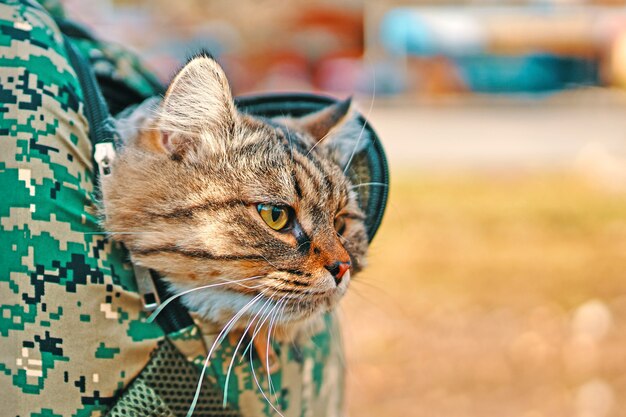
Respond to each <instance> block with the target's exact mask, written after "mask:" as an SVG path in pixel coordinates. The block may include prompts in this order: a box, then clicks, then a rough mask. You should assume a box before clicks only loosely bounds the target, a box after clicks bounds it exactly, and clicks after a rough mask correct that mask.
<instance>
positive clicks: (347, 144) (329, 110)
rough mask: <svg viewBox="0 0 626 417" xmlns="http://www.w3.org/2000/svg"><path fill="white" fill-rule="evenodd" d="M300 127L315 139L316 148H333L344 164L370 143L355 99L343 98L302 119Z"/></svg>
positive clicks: (335, 154)
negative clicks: (354, 103)
mask: <svg viewBox="0 0 626 417" xmlns="http://www.w3.org/2000/svg"><path fill="white" fill-rule="evenodd" d="M298 122H299V125H300V128H301V129H303V130H304V131H306V132H307V133H309V134H310V135H311V136H312V137H313V139H314V140H315V143H316V145H315V146H316V147H319V148H320V149H326V150H329V151H330V153H331V155H332V156H333V157H334V159H335V160H336V161H337V163H338V164H339V165H340V166H341V167H345V166H346V165H347V164H348V163H349V161H350V159H351V158H352V157H353V156H354V155H355V154H357V153H359V152H360V151H362V150H363V149H365V148H366V147H367V146H368V145H369V143H370V140H371V138H370V135H369V132H368V130H367V129H366V128H365V126H364V123H365V121H364V119H363V118H362V117H361V116H360V114H359V112H358V111H356V110H355V109H354V105H353V104H352V99H351V98H348V99H347V100H343V101H340V102H338V103H335V104H333V105H331V106H328V107H326V108H324V109H322V110H319V111H317V112H315V113H312V114H309V115H307V116H304V117H302V118H301V119H299V120H298Z"/></svg>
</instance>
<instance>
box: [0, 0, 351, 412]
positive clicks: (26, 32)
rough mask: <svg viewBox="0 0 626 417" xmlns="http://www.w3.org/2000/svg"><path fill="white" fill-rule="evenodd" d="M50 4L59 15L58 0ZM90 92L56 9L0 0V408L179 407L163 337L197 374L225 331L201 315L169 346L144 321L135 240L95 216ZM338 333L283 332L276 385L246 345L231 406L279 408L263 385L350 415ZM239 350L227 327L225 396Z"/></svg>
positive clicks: (96, 52)
mask: <svg viewBox="0 0 626 417" xmlns="http://www.w3.org/2000/svg"><path fill="white" fill-rule="evenodd" d="M45 6H46V7H50V8H52V9H50V10H52V11H53V12H54V13H55V15H56V16H57V17H59V16H60V14H62V9H61V8H60V7H59V6H58V3H57V2H55V1H54V0H47V1H45ZM76 43H77V45H78V46H79V49H80V50H81V52H82V53H84V54H85V56H86V57H87V58H89V59H90V60H91V62H92V63H94V67H95V68H96V72H97V73H98V75H99V77H98V80H101V79H102V77H109V78H111V79H116V80H117V81H118V82H121V81H124V82H126V85H127V87H128V88H129V89H132V90H133V91H135V92H136V93H137V94H138V95H140V96H144V97H148V96H150V95H152V94H155V93H156V92H157V90H158V86H157V85H156V84H155V82H154V78H153V77H152V76H151V75H148V74H149V73H148V72H147V71H145V70H143V69H142V68H141V66H140V65H139V64H138V61H137V60H136V58H134V57H132V56H131V55H129V54H128V53H127V52H125V51H123V50H122V49H120V48H118V47H107V46H104V45H105V44H103V43H101V42H98V41H94V40H89V39H80V40H77V41H76ZM96 61H97V62H99V64H97V63H96ZM83 99H84V92H83V91H81V88H80V84H79V82H78V80H77V78H76V74H75V72H74V70H73V68H72V67H71V65H70V64H69V63H68V59H67V52H66V51H65V49H64V46H63V38H62V35H61V33H60V31H59V30H58V27H57V25H56V24H55V21H54V19H53V18H52V17H51V15H50V14H49V12H48V11H46V10H44V9H43V8H42V7H41V6H40V5H38V4H36V3H33V2H31V1H28V0H21V1H19V0H2V1H0V186H1V189H2V199H1V200H0V405H1V407H2V408H1V409H2V412H1V413H0V414H1V415H2V416H19V417H57V416H62V417H65V416H68V417H69V416H74V417H83V416H105V415H107V413H109V412H111V413H114V414H112V415H114V416H117V415H128V416H134V415H137V416H140V415H141V416H142V417H144V415H142V414H137V413H136V412H134V411H132V410H131V409H130V408H124V407H131V405H132V404H135V402H136V401H144V400H145V399H146V398H148V399H150V401H148V402H147V403H146V407H147V408H146V409H152V410H154V411H155V412H157V413H160V414H154V415H164V416H165V415H168V416H169V415H172V416H177V415H180V413H179V412H170V411H171V409H170V408H168V405H167V404H166V402H165V401H163V398H166V397H167V395H163V392H162V388H163V387H160V386H159V384H161V383H160V382H155V381H159V380H160V379H163V378H178V376H177V375H176V369H178V368H176V367H174V368H172V367H171V366H170V367H165V366H160V364H161V363H162V362H159V361H162V358H161V357H162V356H163V355H164V354H163V349H164V346H170V345H169V344H171V346H175V347H176V354H177V355H183V356H182V357H185V358H186V359H187V361H188V362H187V363H190V364H193V365H194V366H195V369H196V372H197V374H199V370H200V368H201V366H202V363H203V362H204V358H205V356H206V353H207V351H206V347H207V346H210V345H211V344H212V343H213V341H214V340H215V337H216V335H217V333H216V329H211V328H210V326H208V325H207V324H206V323H198V327H195V326H192V327H190V328H188V329H183V331H181V332H179V333H178V334H174V335H169V339H170V341H169V342H167V343H168V344H167V345H166V344H165V343H166V342H164V335H163V332H162V331H161V329H160V328H159V326H158V325H156V324H154V323H148V322H147V321H146V314H145V313H144V312H143V311H142V305H141V301H140V298H139V296H138V294H137V288H136V283H135V279H134V274H133V270H132V267H131V265H130V263H129V262H128V254H127V252H126V251H125V250H124V248H122V247H120V246H119V245H117V244H115V243H113V242H112V241H111V240H109V239H107V238H106V235H105V234H104V233H103V231H102V230H101V229H100V228H99V226H98V222H97V218H96V201H95V198H94V184H93V174H92V173H93V166H92V162H91V161H92V146H91V143H90V141H89V136H88V132H89V126H88V123H87V120H86V118H85V115H84V100H83ZM199 329H202V330H199ZM337 334H338V331H337V328H336V324H335V322H334V321H333V320H332V319H331V318H330V316H329V317H327V318H326V320H325V322H324V323H323V324H322V325H321V327H320V328H319V329H318V332H317V333H316V334H315V335H314V336H313V337H312V338H307V339H306V340H303V341H302V342H301V343H299V344H296V345H291V344H285V345H283V346H281V345H278V344H274V349H275V351H276V353H277V354H278V355H279V358H280V364H281V366H280V369H279V370H278V371H277V372H276V373H274V374H273V375H272V382H273V385H272V386H273V388H274V389H273V390H272V393H271V394H270V392H269V389H268V387H269V381H268V378H267V374H266V372H265V370H264V369H265V366H264V364H261V363H259V361H258V359H256V356H255V355H253V356H252V359H253V361H252V365H253V366H251V364H250V357H248V356H246V357H245V358H243V357H241V353H240V354H239V355H238V356H237V357H236V358H235V362H234V367H233V370H232V376H231V378H230V381H229V385H228V405H229V408H230V409H231V410H239V411H240V412H241V413H242V414H244V415H250V416H264V415H267V416H269V415H276V413H275V412H274V410H273V409H272V407H271V406H270V405H269V403H268V401H267V400H266V398H265V397H266V396H267V397H268V398H270V399H271V401H272V403H274V404H275V406H276V407H277V408H278V409H280V410H281V412H282V413H283V414H284V415H285V416H332V415H337V414H338V413H340V411H341V399H342V387H343V364H342V362H341V360H340V358H341V350H340V344H339V343H338V338H337V337H336V336H337ZM233 349H234V346H233V345H231V344H230V341H229V340H228V339H226V340H225V341H224V343H223V344H222V345H220V347H219V348H218V349H217V351H216V352H215V353H214V358H212V360H211V361H210V365H209V368H208V372H207V382H205V384H208V386H209V389H210V390H212V392H213V393H214V392H218V393H219V398H220V399H221V398H222V392H221V391H220V390H221V387H223V386H224V384H225V378H226V371H227V369H228V366H229V365H230V361H231V358H232V357H233ZM166 353H167V355H166V356H167V357H172V355H171V354H170V353H169V351H168V352H166ZM240 359H241V360H240ZM155 361H156V362H155ZM163 363H164V362H163ZM155 364H156V365H155ZM162 368H163V369H164V374H163V375H159V376H157V377H155V376H154V375H155V373H156V374H158V370H159V369H162ZM165 368H167V369H165ZM172 369H173V370H172ZM144 370H149V371H150V373H149V375H148V374H143V372H144ZM142 375H143V376H142ZM148 376H150V377H148ZM255 377H256V378H257V379H258V383H259V385H260V386H261V387H262V388H263V390H260V389H259V387H258V386H257V383H256V381H255ZM190 380H192V381H193V380H195V378H191V379H190ZM150 384H152V385H150ZM161 385H162V384H161ZM192 389H195V385H194V387H192ZM274 392H276V395H275V394H274ZM146 393H149V394H150V395H148V396H146V395H147V394H146ZM212 398H213V397H212ZM120 399H123V400H124V401H122V402H120ZM146 401H147V400H146ZM144 402H145V401H144ZM116 404H117V406H116ZM125 404H126V405H125ZM219 405H220V406H221V404H219ZM163 410H170V411H163ZM168 413H169V414H168ZM224 414H225V415H233V412H232V411H229V412H226V411H224ZM145 415H147V414H145ZM151 415H152V414H151ZM182 415H184V414H182ZM194 415H196V416H200V417H202V416H208V415H211V416H213V415H217V414H205V413H203V412H202V411H201V410H198V412H197V413H196V414H194Z"/></svg>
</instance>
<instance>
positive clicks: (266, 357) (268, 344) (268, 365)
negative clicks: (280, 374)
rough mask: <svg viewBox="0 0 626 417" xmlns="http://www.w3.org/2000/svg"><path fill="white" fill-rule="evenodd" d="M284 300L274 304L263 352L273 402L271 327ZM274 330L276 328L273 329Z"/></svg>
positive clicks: (275, 397) (276, 396)
mask: <svg viewBox="0 0 626 417" xmlns="http://www.w3.org/2000/svg"><path fill="white" fill-rule="evenodd" d="M283 300H284V299H281V300H279V302H278V303H277V304H276V308H275V311H274V313H273V314H272V318H271V319H270V324H269V329H268V331H267V345H266V352H265V362H266V369H267V381H268V384H267V385H268V389H269V391H270V395H272V391H274V393H273V395H274V401H276V402H278V395H277V393H276V389H275V388H274V382H273V381H272V374H271V373H270V352H269V350H270V346H271V338H272V327H273V326H274V325H275V324H276V318H277V317H278V315H279V312H280V306H281V303H286V300H285V301H283ZM274 330H276V327H274Z"/></svg>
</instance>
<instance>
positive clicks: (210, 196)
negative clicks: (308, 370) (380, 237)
mask: <svg viewBox="0 0 626 417" xmlns="http://www.w3.org/2000/svg"><path fill="white" fill-rule="evenodd" d="M138 111H143V112H145V113H146V114H145V115H143V116H142V117H138V116H137V114H135V115H134V116H132V117H131V119H132V120H141V121H142V125H141V126H139V129H137V130H136V131H134V132H131V131H129V130H128V129H126V131H125V132H126V133H127V134H126V136H127V138H128V141H127V143H126V145H125V147H124V148H123V150H122V151H121V152H120V154H119V155H118V157H117V158H116V160H115V163H114V166H113V169H112V174H111V175H110V176H108V177H105V178H104V180H103V183H102V189H103V200H104V201H103V202H104V211H103V219H104V220H103V221H104V226H105V228H106V230H108V231H109V232H111V234H112V236H113V237H114V238H115V239H117V240H119V241H121V242H123V243H124V244H125V245H126V247H127V248H128V249H129V250H130V252H131V253H132V256H133V259H134V261H135V262H138V263H140V264H142V265H144V266H147V267H149V268H153V269H155V270H157V271H159V272H160V273H161V274H162V275H163V276H164V277H166V278H167V280H168V281H169V282H170V283H171V285H172V286H173V287H174V289H176V290H179V291H182V290H186V289H191V288H194V287H198V286H202V285H207V284H211V283H217V282H221V281H223V280H229V281H235V280H238V279H244V278H248V277H252V276H259V278H257V279H255V280H252V281H247V282H246V283H245V284H246V285H245V286H244V285H237V284H228V285H225V286H223V287H218V288H217V289H215V288H213V289H206V290H201V291H196V292H194V293H191V294H189V295H187V296H185V297H184V300H185V302H186V304H187V305H188V306H189V307H190V308H191V309H192V310H194V311H197V312H198V313H200V314H202V315H204V316H205V317H206V318H208V319H210V320H213V321H215V322H217V323H219V324H224V323H225V322H226V321H227V320H228V319H230V318H231V317H232V316H233V315H234V314H235V313H236V312H237V311H238V309H239V308H241V307H242V306H244V305H245V304H246V303H247V302H248V301H250V300H251V299H252V297H254V296H255V295H257V294H258V293H260V292H263V293H264V296H265V297H266V298H269V299H271V300H273V301H271V302H272V303H277V302H278V300H281V299H283V300H284V301H283V302H284V303H285V306H286V307H285V312H284V314H283V315H282V316H281V319H280V320H281V323H282V324H283V327H285V328H289V327H293V328H295V327H297V324H298V323H302V322H305V321H307V320H309V319H310V318H313V317H315V316H318V315H319V313H322V312H325V311H327V310H329V309H332V308H333V307H334V306H335V305H336V303H337V302H338V301H339V299H340V298H341V297H342V296H343V295H344V293H345V292H346V290H347V287H348V285H349V278H348V279H344V280H343V281H341V283H340V284H339V285H337V284H336V283H335V281H334V280H333V277H332V276H331V275H330V273H329V272H328V270H327V269H326V268H325V266H326V265H329V264H331V263H333V262H335V261H338V260H339V261H345V260H348V259H349V260H351V262H352V269H351V271H350V272H351V273H352V275H354V273H355V272H357V271H359V270H360V269H361V268H362V267H363V266H364V263H365V255H366V251H367V234H366V230H365V226H364V223H363V219H364V216H363V213H362V211H361V210H360V208H359V206H358V203H357V199H356V198H357V196H356V194H355V192H354V191H353V190H351V184H350V181H349V179H348V178H347V177H346V176H345V175H344V173H343V171H344V170H343V168H344V167H343V165H344V164H345V161H347V160H348V158H347V157H346V153H351V152H353V151H354V149H355V146H356V141H355V139H356V137H355V136H356V135H357V134H358V129H357V130H355V129H354V123H355V121H356V120H357V119H356V117H355V116H354V114H355V113H354V112H352V111H351V109H350V106H349V103H348V104H347V103H341V104H339V105H336V106H334V107H333V108H329V109H326V110H323V111H321V112H319V113H318V114H314V115H311V116H308V117H306V118H303V119H281V120H277V121H274V122H272V123H267V122H265V121H262V120H259V119H256V118H253V117H251V116H248V115H244V114H241V113H239V112H237V110H236V109H235V106H234V104H233V100H232V97H231V94H230V90H229V87H228V84H227V82H226V77H225V76H224V74H223V72H222V70H221V68H220V67H219V66H218V65H217V64H216V63H215V61H213V60H212V59H210V58H208V57H198V58H195V59H194V60H192V61H191V62H190V63H189V64H188V65H187V66H186V67H185V68H183V70H182V71H181V72H180V73H179V75H178V76H177V77H176V78H175V79H174V81H173V83H172V85H171V86H170V89H169V90H168V92H167V94H166V96H165V98H164V99H163V102H162V103H160V104H159V103H156V104H155V103H154V102H152V103H150V105H149V106H147V107H145V108H140V109H139V110H138ZM126 127H128V126H126ZM355 132H356V133H355ZM320 139H322V140H321V141H320ZM346 141H349V144H350V146H349V147H348V146H347V145H346ZM318 142H319V143H318ZM359 142H361V141H360V140H359ZM365 143H366V141H365V140H364V139H363V140H362V145H361V146H363V145H364V144H365ZM347 156H348V157H349V155H347ZM259 203H267V204H274V205H283V206H289V207H291V208H292V209H293V211H294V213H295V215H296V221H297V223H298V224H299V228H298V233H295V232H286V233H282V232H277V231H274V230H272V229H270V228H269V227H268V226H267V225H266V224H265V223H264V221H263V220H262V219H261V217H260V216H259V214H258V213H257V209H256V206H257V204H259ZM337 219H340V221H339V222H340V223H345V230H344V232H343V236H341V235H339V234H338V233H337V230H336V229H335V223H336V222H337ZM348 275H349V274H348ZM261 305H263V303H258V306H261ZM250 311H251V313H253V314H254V313H255V312H256V311H255V310H254V308H252V309H251V310H250Z"/></svg>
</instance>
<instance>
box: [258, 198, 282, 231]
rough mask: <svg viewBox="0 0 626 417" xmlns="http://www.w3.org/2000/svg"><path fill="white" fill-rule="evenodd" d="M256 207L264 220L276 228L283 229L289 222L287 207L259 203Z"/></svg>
mask: <svg viewBox="0 0 626 417" xmlns="http://www.w3.org/2000/svg"><path fill="white" fill-rule="evenodd" d="M256 209H257V211H258V212H259V214H260V215H261V218H262V219H263V221H264V222H265V223H267V225H268V226H269V227H271V228H272V229H274V230H281V229H283V228H284V227H285V226H287V223H289V210H288V209H287V208H286V207H280V206H273V205H271V204H259V205H258V206H257V207H256Z"/></svg>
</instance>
